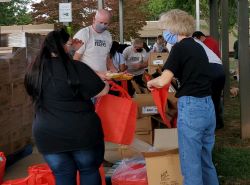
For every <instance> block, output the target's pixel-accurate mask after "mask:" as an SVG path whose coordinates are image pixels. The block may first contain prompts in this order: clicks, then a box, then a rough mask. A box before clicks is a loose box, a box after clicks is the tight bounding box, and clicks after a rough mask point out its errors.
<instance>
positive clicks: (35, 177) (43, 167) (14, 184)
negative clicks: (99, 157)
mask: <svg viewBox="0 0 250 185" xmlns="http://www.w3.org/2000/svg"><path fill="white" fill-rule="evenodd" d="M99 171H100V175H101V178H102V185H106V181H105V173H104V168H103V166H102V165H101V166H100V168H99ZM28 174H29V175H28V177H26V178H21V179H15V180H8V181H5V182H3V184H1V185H55V184H56V181H55V177H54V175H53V173H52V170H51V169H50V168H49V166H48V165H47V164H36V165H33V166H30V167H29V168H28ZM77 185H80V177H79V173H77Z"/></svg>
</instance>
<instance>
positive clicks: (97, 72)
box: [96, 71, 111, 80]
mask: <svg viewBox="0 0 250 185" xmlns="http://www.w3.org/2000/svg"><path fill="white" fill-rule="evenodd" d="M96 74H97V75H98V76H99V77H100V78H101V79H102V80H111V77H109V76H107V75H106V74H107V72H104V71H96Z"/></svg>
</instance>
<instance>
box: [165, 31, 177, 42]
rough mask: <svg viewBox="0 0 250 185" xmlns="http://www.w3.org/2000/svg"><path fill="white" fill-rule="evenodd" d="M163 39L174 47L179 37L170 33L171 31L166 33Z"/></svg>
mask: <svg viewBox="0 0 250 185" xmlns="http://www.w3.org/2000/svg"><path fill="white" fill-rule="evenodd" d="M163 37H164V39H165V40H166V41H167V42H168V43H169V44H172V45H174V44H175V43H176V42H178V40H177V35H176V34H173V33H170V32H169V31H164V32H163Z"/></svg>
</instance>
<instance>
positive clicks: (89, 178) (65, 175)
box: [43, 142, 104, 185]
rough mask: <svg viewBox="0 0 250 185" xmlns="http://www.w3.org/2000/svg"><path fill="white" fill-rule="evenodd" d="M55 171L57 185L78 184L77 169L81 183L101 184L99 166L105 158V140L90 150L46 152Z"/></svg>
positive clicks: (46, 157)
mask: <svg viewBox="0 0 250 185" xmlns="http://www.w3.org/2000/svg"><path fill="white" fill-rule="evenodd" d="M43 157H44V159H45V161H46V162H47V163H48V165H49V166H50V168H51V169H52V171H53V174H54V175H55V179H56V185H76V173H77V170H78V171H79V173H80V185H101V177H100V174H99V167H100V165H101V164H102V162H103V158H104V142H101V143H100V144H98V145H96V147H94V148H91V149H89V150H76V151H69V152H61V153H54V154H44V155H43Z"/></svg>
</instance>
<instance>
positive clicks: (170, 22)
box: [159, 9, 195, 36]
mask: <svg viewBox="0 0 250 185" xmlns="http://www.w3.org/2000/svg"><path fill="white" fill-rule="evenodd" d="M159 24H160V27H161V28H162V29H165V30H168V31H169V32H171V33H173V34H178V35H183V36H191V35H192V34H193V32H194V31H195V21H194V18H193V16H191V15H189V14H188V13H187V12H185V11H183V10H179V9H173V10H170V11H168V12H166V13H163V14H162V15H161V16H160V19H159Z"/></svg>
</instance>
